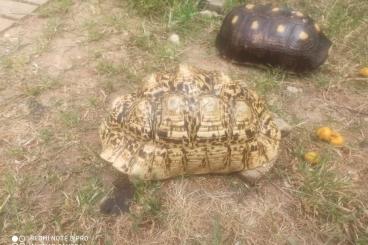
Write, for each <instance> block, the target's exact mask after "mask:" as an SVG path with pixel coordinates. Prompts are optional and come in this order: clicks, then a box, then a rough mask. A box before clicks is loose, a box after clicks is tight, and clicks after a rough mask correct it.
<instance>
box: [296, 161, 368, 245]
mask: <svg viewBox="0 0 368 245" xmlns="http://www.w3.org/2000/svg"><path fill="white" fill-rule="evenodd" d="M299 171H300V173H301V174H302V176H303V180H302V184H301V185H300V186H299V187H298V188H297V190H296V191H295V192H296V194H297V195H298V196H299V198H300V201H301V204H302V207H303V209H304V211H305V212H306V213H307V214H308V215H310V216H311V217H314V218H316V219H317V220H319V221H320V225H321V226H325V227H329V228H328V229H330V231H329V232H327V233H326V234H325V235H326V237H328V239H332V240H336V241H341V240H343V239H347V240H350V242H354V241H358V240H359V239H360V237H362V239H364V236H365V235H366V234H365V231H364V230H362V228H361V227H359V226H358V225H357V224H358V223H359V222H364V221H363V220H367V218H368V216H367V214H366V213H364V209H365V207H364V206H362V203H361V202H360V201H359V198H361V197H359V196H358V195H357V194H356V193H355V192H352V191H351V190H352V189H353V186H352V183H351V182H350V180H349V178H348V177H341V176H340V174H338V173H337V172H336V171H335V170H334V169H333V165H332V164H331V163H329V162H328V161H327V160H326V159H322V160H321V161H320V163H318V165H317V166H315V167H313V168H311V167H310V165H309V164H307V163H305V162H303V163H301V164H299ZM347 225H348V227H349V228H350V229H346V226H347ZM344 234H346V235H347V236H345V235H344Z"/></svg>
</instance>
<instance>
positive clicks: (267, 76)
mask: <svg viewBox="0 0 368 245" xmlns="http://www.w3.org/2000/svg"><path fill="white" fill-rule="evenodd" d="M286 77H287V72H286V71H284V70H282V69H279V68H267V70H265V71H262V73H257V75H256V76H254V78H253V79H252V81H253V82H254V83H255V87H256V90H257V92H259V93H260V94H263V95H265V94H267V93H271V92H274V91H275V90H277V89H279V88H280V85H281V84H282V82H283V81H284V80H285V79H286Z"/></svg>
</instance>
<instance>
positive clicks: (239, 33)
mask: <svg viewBox="0 0 368 245" xmlns="http://www.w3.org/2000/svg"><path fill="white" fill-rule="evenodd" d="M331 44H332V43H331V41H330V40H329V39H328V38H327V37H326V36H325V35H324V34H323V33H322V31H321V29H320V27H319V26H318V24H316V23H314V21H313V20H312V19H311V18H310V17H308V16H305V15H304V14H303V13H301V12H299V11H291V10H289V9H287V8H272V6H271V5H253V4H247V5H245V6H244V5H243V6H239V7H235V8H234V9H233V10H231V11H230V13H229V14H228V15H227V16H226V17H225V19H224V21H223V23H222V27H221V30H220V32H219V34H218V35H217V39H216V46H217V49H218V50H219V52H220V54H221V55H222V56H224V57H227V58H230V59H233V60H234V61H236V62H240V63H260V64H270V65H274V66H281V67H284V68H287V69H291V70H294V71H297V72H302V71H307V70H312V69H315V68H317V67H319V66H320V65H322V64H323V63H324V62H325V60H326V59H327V56H328V53H329V49H330V47H331Z"/></svg>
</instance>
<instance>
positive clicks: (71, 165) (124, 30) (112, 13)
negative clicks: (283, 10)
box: [0, 0, 368, 244]
mask: <svg viewBox="0 0 368 245" xmlns="http://www.w3.org/2000/svg"><path fill="white" fill-rule="evenodd" d="M239 2H250V1H238V0H236V1H235V0H231V1H230V0H229V1H228V3H227V8H228V9H229V8H231V6H233V5H234V4H237V3H239ZM261 2H266V1H261ZM276 2H277V3H280V4H287V5H289V6H291V7H295V8H299V9H301V10H302V11H303V12H308V13H311V14H312V16H313V17H314V18H315V19H317V20H318V21H319V22H320V23H321V25H322V26H323V28H324V30H325V31H326V33H327V34H328V35H329V36H330V37H331V39H332V40H333V41H334V51H333V52H332V54H331V56H330V58H329V59H328V62H327V64H325V65H324V66H323V67H322V68H321V69H320V70H319V71H316V72H314V73H313V74H310V75H303V76H296V75H292V74H287V73H286V72H284V71H282V70H279V69H267V70H258V69H254V68H249V67H240V66H235V65H232V64H230V63H228V62H226V61H224V60H222V59H220V58H219V57H218V55H217V52H216V50H215V48H214V47H213V40H214V38H215V36H216V33H217V30H218V28H219V26H220V24H221V18H207V17H203V16H201V15H199V14H198V1H192V0H188V1H174V0H168V1H154V0H151V1H148V0H140V1H130V0H129V1H123V0H114V1H107V0H92V1H82V0H76V1H69V0H54V1H50V3H48V4H47V5H45V6H44V7H43V8H41V9H40V11H39V14H38V15H36V16H31V17H29V18H27V19H25V20H24V21H23V22H22V23H21V24H20V25H19V26H17V27H15V28H13V29H10V30H8V31H7V32H6V33H5V35H3V36H2V37H1V38H0V53H1V56H0V76H1V79H0V134H1V136H2V137H1V139H0V146H1V147H0V172H1V173H2V174H1V175H0V243H1V244H8V243H9V241H10V236H11V235H13V234H20V235H53V234H55V235H64V234H70V233H72V234H76V235H86V236H88V238H89V241H88V242H87V244H97V243H101V244H159V243H161V244H367V243H368V230H367V224H368V213H367V201H368V197H367V187H366V186H367V177H368V168H367V166H366V162H367V160H366V159H367V157H368V146H367V145H368V143H367V135H368V111H367V109H366V108H367V103H366V98H367V94H368V83H367V80H366V79H361V78H358V77H357V75H356V73H357V69H358V68H359V67H361V66H364V65H368V40H367V37H368V29H367V28H366V26H367V23H368V18H367V15H366V13H367V12H368V5H367V4H365V2H364V1H361V0H348V1H343V0H321V1H318V2H316V1H312V0H308V1H299V0H292V1H282V0H280V1H276ZM173 32H176V33H178V34H179V35H180V38H181V43H180V45H179V46H174V45H171V44H170V43H169V42H168V41H167V38H168V36H169V35H170V34H171V33H173ZM180 62H188V63H191V64H194V65H197V66H200V67H203V68H207V69H217V70H222V71H224V72H227V73H229V74H230V75H231V76H232V77H233V78H234V79H238V80H241V81H242V82H244V83H247V84H248V85H249V86H251V87H253V88H255V89H256V90H257V91H258V92H259V93H260V94H262V95H263V96H264V97H265V98H266V100H267V101H268V103H269V104H270V108H271V110H273V111H274V112H276V113H278V114H280V115H282V117H284V118H285V119H286V120H287V121H289V122H290V123H291V124H292V125H294V126H295V129H294V131H293V132H292V133H291V134H290V135H289V136H288V138H286V139H285V140H284V142H283V144H282V151H281V154H280V158H279V160H278V162H277V164H276V166H275V167H274V168H273V170H272V171H271V173H270V174H269V175H267V176H266V177H265V178H264V179H263V180H262V181H261V182H260V183H259V185H257V186H255V187H249V186H247V185H246V184H245V183H243V182H241V181H240V180H239V179H238V178H236V177H235V176H232V175H229V176H200V177H187V178H176V179H172V180H168V181H163V182H147V183H136V187H137V189H138V191H137V192H136V196H135V199H134V203H133V205H132V207H131V213H130V214H124V215H121V216H118V217H107V216H103V215H102V214H100V213H99V210H98V203H99V202H100V200H101V199H102V198H103V197H104V196H105V195H107V193H108V192H109V190H110V189H111V182H112V179H114V175H115V171H114V169H112V167H111V166H109V165H108V164H106V163H105V162H103V161H102V160H101V159H100V158H99V157H98V153H99V150H100V145H99V139H98V134H97V128H98V125H99V122H100V121H101V119H102V118H103V117H104V116H105V115H106V113H107V112H106V109H107V108H108V105H109V101H111V100H112V99H113V98H114V97H115V96H117V95H119V94H122V93H129V92H131V91H133V90H134V89H136V88H138V87H139V86H140V83H141V80H142V78H143V77H144V76H145V75H147V74H149V73H151V72H153V71H157V70H162V69H171V68H172V67H174V66H175V65H176V64H178V63H180ZM287 86H293V87H297V88H300V89H302V92H301V93H297V94H292V93H290V92H288V91H287V89H286V88H287ZM320 125H329V126H332V127H333V128H336V129H338V130H340V131H341V132H342V134H343V135H345V137H346V141H347V143H346V145H345V146H344V147H341V148H335V147H331V146H328V145H326V144H325V143H322V142H319V141H317V140H316V139H315V138H314V137H313V135H311V132H313V130H314V128H316V127H318V126H320ZM309 150H318V151H320V152H321V153H322V155H323V159H324V161H323V163H322V164H321V165H320V166H317V167H315V168H310V167H309V166H307V165H306V164H305V163H304V162H303V160H302V158H301V155H302V153H303V152H305V151H309Z"/></svg>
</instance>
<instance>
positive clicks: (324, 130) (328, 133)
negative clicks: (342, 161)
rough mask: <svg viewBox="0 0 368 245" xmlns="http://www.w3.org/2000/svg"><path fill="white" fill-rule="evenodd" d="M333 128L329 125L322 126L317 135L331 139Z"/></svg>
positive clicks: (321, 138) (324, 138) (325, 139)
mask: <svg viewBox="0 0 368 245" xmlns="http://www.w3.org/2000/svg"><path fill="white" fill-rule="evenodd" d="M331 134H332V130H331V128H329V127H321V128H318V129H317V136H318V138H319V139H320V140H324V141H330V138H331Z"/></svg>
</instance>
